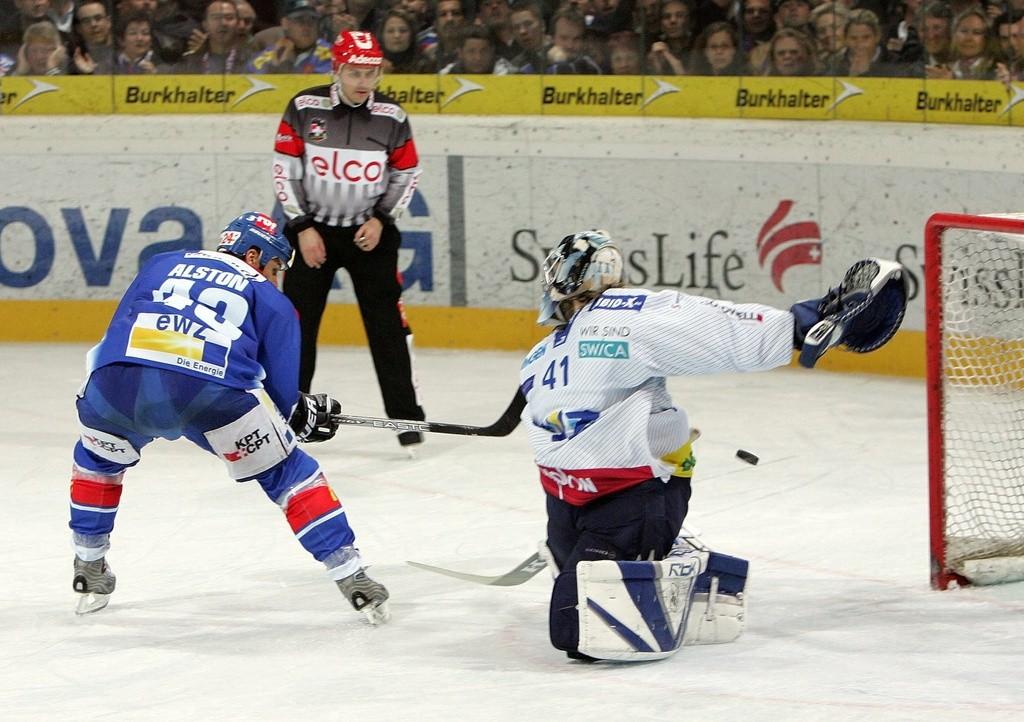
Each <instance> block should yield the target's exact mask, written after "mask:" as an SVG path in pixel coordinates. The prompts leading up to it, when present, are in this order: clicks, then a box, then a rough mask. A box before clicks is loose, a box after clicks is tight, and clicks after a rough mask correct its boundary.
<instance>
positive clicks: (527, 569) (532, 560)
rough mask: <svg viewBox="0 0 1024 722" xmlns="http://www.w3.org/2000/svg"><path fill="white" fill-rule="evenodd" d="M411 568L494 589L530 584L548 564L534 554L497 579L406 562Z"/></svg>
mask: <svg viewBox="0 0 1024 722" xmlns="http://www.w3.org/2000/svg"><path fill="white" fill-rule="evenodd" d="M406 564H408V565H409V566H412V567H416V568H417V569H426V570H427V571H428V572H434V573H435V574H443V575H444V576H446V577H452V578H454V579H461V580H462V581H464V582H476V583H477V584H487V585H490V586H492V587H514V586H517V585H519V584H523V583H524V582H528V581H530V580H531V579H533V578H534V577H535V576H536V575H537V572H539V571H540V570H541V569H543V568H544V567H546V566H547V565H548V563H547V562H546V561H544V560H543V559H542V558H541V556H540V554H538V553H536V552H534V553H533V554H531V555H530V556H529V558H527V559H524V560H523V561H521V562H519V564H517V565H516V567H515V569H512V570H511V571H508V572H505V573H504V574H499V575H497V576H495V577H488V576H485V575H483V574H468V573H466V572H457V571H455V570H453V569H444V568H442V567H435V566H431V565H430V564H421V563H420V562H406Z"/></svg>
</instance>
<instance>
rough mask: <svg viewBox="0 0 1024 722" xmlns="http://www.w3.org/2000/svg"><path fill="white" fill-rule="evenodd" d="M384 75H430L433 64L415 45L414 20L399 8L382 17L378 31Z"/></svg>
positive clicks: (392, 9) (432, 70)
mask: <svg viewBox="0 0 1024 722" xmlns="http://www.w3.org/2000/svg"><path fill="white" fill-rule="evenodd" d="M380 40H381V46H382V48H383V50H384V65H383V68H384V72H385V73H432V72H434V63H433V61H431V60H430V59H429V58H427V57H425V56H424V55H423V52H422V51H421V50H420V48H419V46H418V45H417V44H416V19H415V18H414V17H413V16H412V15H410V14H409V13H408V12H406V11H405V10H403V9H402V8H401V7H398V6H396V7H393V8H391V9H390V10H388V11H387V13H386V14H385V15H384V25H383V26H382V27H381V30H380Z"/></svg>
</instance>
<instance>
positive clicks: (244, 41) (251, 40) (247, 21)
mask: <svg viewBox="0 0 1024 722" xmlns="http://www.w3.org/2000/svg"><path fill="white" fill-rule="evenodd" d="M235 10H236V11H237V12H238V25H236V26H235V32H236V33H237V35H238V47H239V48H240V49H242V50H243V51H244V52H245V53H247V54H248V55H250V56H251V55H254V54H255V53H256V51H257V50H262V46H257V45H256V40H255V35H254V33H253V31H254V30H255V27H256V10H255V9H253V6H252V5H251V4H249V2H248V0H237V1H236V2H235Z"/></svg>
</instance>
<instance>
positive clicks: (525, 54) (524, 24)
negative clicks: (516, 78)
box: [511, 0, 548, 73]
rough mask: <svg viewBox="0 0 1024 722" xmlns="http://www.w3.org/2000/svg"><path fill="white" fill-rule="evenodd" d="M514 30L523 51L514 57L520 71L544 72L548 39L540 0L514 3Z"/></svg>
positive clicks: (521, 0) (512, 19) (513, 60)
mask: <svg viewBox="0 0 1024 722" xmlns="http://www.w3.org/2000/svg"><path fill="white" fill-rule="evenodd" d="M511 21H512V31H513V32H514V33H515V34H516V42H517V43H519V47H520V48H522V51H521V52H520V53H519V55H517V56H516V57H514V58H513V59H512V64H513V65H514V66H516V68H518V69H519V72H520V73H543V72H544V71H545V70H546V69H547V67H548V62H547V52H548V40H547V37H545V35H544V11H543V10H542V9H541V5H540V2H539V1H538V0H516V2H515V4H513V5H512V15H511Z"/></svg>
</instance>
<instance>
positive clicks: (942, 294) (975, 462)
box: [925, 213, 1024, 589]
mask: <svg viewBox="0 0 1024 722" xmlns="http://www.w3.org/2000/svg"><path fill="white" fill-rule="evenodd" d="M925 276H926V282H925V289H926V290H925V293H926V297H925V312H926V317H927V318H926V330H927V331H926V333H927V348H928V427H929V428H928V446H929V449H928V454H929V484H930V502H931V503H930V506H931V557H932V570H931V578H932V586H934V587H935V588H937V589H946V588H949V587H951V586H956V585H964V584H996V583H1001V582H1010V581H1019V580H1022V579H1024V214H1013V215H1010V214H1007V215H998V216H968V215H960V214H946V213H940V214H936V215H934V216H932V218H931V219H929V221H928V225H927V228H926V231H925Z"/></svg>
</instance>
